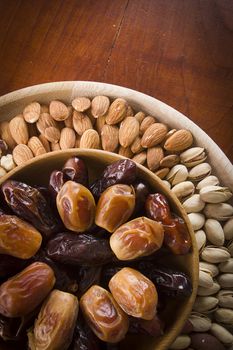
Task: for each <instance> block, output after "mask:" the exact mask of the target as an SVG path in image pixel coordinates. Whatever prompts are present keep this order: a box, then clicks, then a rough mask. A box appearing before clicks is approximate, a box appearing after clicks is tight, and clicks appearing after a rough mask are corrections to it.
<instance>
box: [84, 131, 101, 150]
mask: <svg viewBox="0 0 233 350" xmlns="http://www.w3.org/2000/svg"><path fill="white" fill-rule="evenodd" d="M79 147H80V148H97V149H99V148H100V137H99V134H98V132H97V131H96V130H93V129H88V130H86V131H84V133H83V134H82V136H81V139H80V145H79Z"/></svg>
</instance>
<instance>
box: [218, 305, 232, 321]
mask: <svg viewBox="0 0 233 350" xmlns="http://www.w3.org/2000/svg"><path fill="white" fill-rule="evenodd" d="M214 316H215V319H216V321H217V322H220V323H224V324H233V310H231V309H227V308H219V309H218V310H216V311H215V313H214Z"/></svg>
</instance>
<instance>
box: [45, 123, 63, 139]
mask: <svg viewBox="0 0 233 350" xmlns="http://www.w3.org/2000/svg"><path fill="white" fill-rule="evenodd" d="M60 135H61V133H60V130H59V129H58V128H56V127H54V126H49V127H48V128H46V129H45V132H44V136H45V137H46V139H47V140H48V141H50V142H55V143H56V142H58V141H59V140H60Z"/></svg>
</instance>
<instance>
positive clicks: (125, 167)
mask: <svg viewBox="0 0 233 350" xmlns="http://www.w3.org/2000/svg"><path fill="white" fill-rule="evenodd" d="M136 175H137V167H136V164H135V163H134V162H133V161H132V160H130V159H123V160H119V161H117V162H114V163H112V164H110V165H108V166H107V167H106V169H105V170H104V172H103V173H102V176H101V177H100V179H97V180H96V181H95V182H94V183H93V184H92V185H91V187H90V190H91V192H92V194H93V196H94V197H95V198H98V197H99V196H100V194H101V193H102V192H103V191H104V190H106V189H107V188H108V187H109V186H112V185H116V184H132V183H133V182H134V181H135V180H136Z"/></svg>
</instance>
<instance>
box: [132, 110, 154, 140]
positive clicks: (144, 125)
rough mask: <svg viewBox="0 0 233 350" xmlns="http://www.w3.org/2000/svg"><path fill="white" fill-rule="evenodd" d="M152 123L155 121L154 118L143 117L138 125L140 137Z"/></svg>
mask: <svg viewBox="0 0 233 350" xmlns="http://www.w3.org/2000/svg"><path fill="white" fill-rule="evenodd" d="M135 117H136V116H135ZM136 119H137V118H136ZM154 123H156V119H155V118H154V117H151V116H150V115H148V116H147V117H144V118H143V120H142V121H141V124H140V135H143V134H144V133H145V131H146V130H147V129H148V128H149V127H150V126H151V125H152V124H154Z"/></svg>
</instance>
